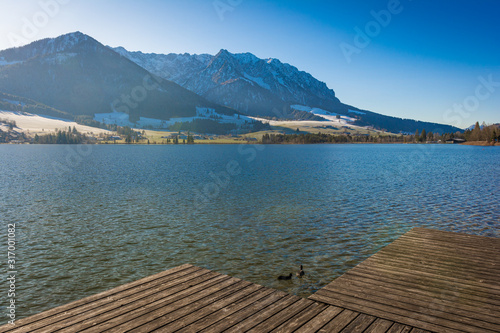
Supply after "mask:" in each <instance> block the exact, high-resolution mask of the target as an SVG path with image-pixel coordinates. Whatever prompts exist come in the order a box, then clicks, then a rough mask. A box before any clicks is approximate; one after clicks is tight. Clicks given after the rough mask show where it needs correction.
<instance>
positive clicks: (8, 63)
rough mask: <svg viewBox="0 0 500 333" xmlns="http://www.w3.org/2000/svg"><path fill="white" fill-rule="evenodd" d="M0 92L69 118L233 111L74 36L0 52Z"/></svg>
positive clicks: (87, 38) (86, 38)
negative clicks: (200, 109) (202, 109)
mask: <svg viewBox="0 0 500 333" xmlns="http://www.w3.org/2000/svg"><path fill="white" fill-rule="evenodd" d="M0 61H3V63H4V64H5V65H0V91H4V92H6V93H9V94H12V95H17V96H22V97H26V98H30V99H32V100H35V101H39V102H40V103H43V104H46V105H49V106H51V107H54V108H55V109H59V110H62V111H65V112H68V113H70V114H72V115H75V116H77V115H94V114H96V113H107V112H113V111H120V110H127V112H128V113H130V118H131V119H132V120H134V121H135V120H138V119H139V118H140V117H150V118H158V119H169V118H172V117H183V116H194V115H196V108H197V107H209V108H214V109H217V110H218V112H219V113H222V114H231V115H232V114H235V113H238V112H237V111H236V110H231V109H229V108H227V107H224V106H219V105H217V104H216V103H213V102H210V101H207V100H206V99H205V98H203V97H201V96H199V95H197V94H195V93H193V92H191V91H189V90H187V89H185V88H183V87H181V86H179V85H178V84H176V83H174V82H171V81H168V80H164V79H160V78H158V77H155V76H154V75H153V74H151V73H150V72H148V71H147V70H146V69H144V68H143V67H141V66H139V65H137V64H136V63H135V62H133V61H130V60H128V59H127V58H125V57H122V56H120V55H119V54H117V53H116V52H115V51H113V50H111V49H109V48H108V47H106V46H104V45H102V44H101V43H99V42H98V41H97V40H95V39H93V38H92V37H90V36H87V35H84V34H82V33H81V32H74V33H70V34H66V35H62V36H59V37H56V38H47V39H42V40H39V41H36V42H33V43H31V44H28V45H26V46H23V47H18V48H13V49H7V50H4V51H0Z"/></svg>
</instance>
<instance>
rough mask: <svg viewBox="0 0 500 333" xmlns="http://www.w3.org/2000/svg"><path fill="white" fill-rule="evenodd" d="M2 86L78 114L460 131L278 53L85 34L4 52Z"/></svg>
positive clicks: (0, 65)
mask: <svg viewBox="0 0 500 333" xmlns="http://www.w3.org/2000/svg"><path fill="white" fill-rule="evenodd" d="M0 91H3V92H5V93H7V94H11V95H15V96H20V97H25V98H28V99H31V100H34V101H37V102H40V103H43V104H45V105H47V106H50V107H52V108H55V109H57V110H61V111H62V112H66V113H68V114H71V115H73V116H81V115H83V116H86V117H89V116H94V115H95V114H97V113H102V114H107V113H112V112H121V113H125V114H127V115H128V116H129V117H130V121H131V122H132V123H136V122H137V121H139V120H140V118H151V119H159V120H165V121H168V120H169V119H171V118H177V117H195V116H196V115H197V111H196V110H197V108H199V107H201V108H209V109H213V110H215V112H216V113H217V114H222V115H228V116H233V118H234V117H235V114H236V115H237V114H238V113H240V112H242V113H246V114H248V115H250V116H268V117H276V118H288V119H302V120H305V119H307V120H315V121H321V120H324V119H325V115H320V114H317V112H316V113H314V112H312V111H304V110H316V111H317V110H319V109H321V110H324V111H325V112H327V113H328V114H327V116H328V117H335V118H336V117H337V115H338V116H340V117H341V119H344V118H345V117H349V118H350V119H351V120H350V121H351V122H353V123H355V125H357V126H372V127H375V128H379V129H385V130H388V131H391V132H396V133H398V132H400V131H402V132H410V133H411V132H415V131H416V130H419V131H421V130H422V129H425V130H426V131H432V132H436V131H440V132H455V131H457V130H459V129H458V128H455V127H452V126H447V125H440V124H433V123H426V122H418V121H414V120H411V119H401V118H396V117H390V116H385V115H381V114H378V113H374V112H370V111H367V110H360V109H357V108H355V107H353V106H349V105H346V104H343V103H341V102H340V101H339V100H338V99H337V97H336V96H335V92H334V91H333V90H332V89H330V88H329V87H327V85H326V84H325V83H323V82H320V81H319V80H317V79H315V78H314V77H313V76H312V75H310V74H308V73H306V72H303V71H300V70H298V69H297V68H296V67H294V66H292V65H289V64H285V63H282V62H281V61H279V60H278V59H260V58H258V57H256V56H254V55H253V54H251V53H242V54H233V53H230V52H228V51H227V50H221V51H220V52H219V53H218V54H216V55H214V56H212V55H208V54H202V55H190V54H168V55H162V54H144V53H141V52H128V51H127V50H125V49H123V48H116V49H112V48H110V47H106V46H104V45H102V44H101V43H99V42H98V41H97V40H95V39H93V38H92V37H89V36H87V35H85V34H82V33H80V32H75V33H70V34H67V35H63V36H59V37H57V38H48V39H43V40H40V41H36V42H33V43H31V44H29V45H26V46H23V47H18V48H12V49H7V50H4V51H0ZM292 106H294V107H292ZM297 106H299V107H298V108H297ZM238 111H240V112H238ZM334 115H335V116H334ZM342 117H344V118H342ZM336 119H337V118H336ZM345 119H347V118H345Z"/></svg>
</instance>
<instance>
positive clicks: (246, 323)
mask: <svg viewBox="0 0 500 333" xmlns="http://www.w3.org/2000/svg"><path fill="white" fill-rule="evenodd" d="M298 300H299V298H298V297H296V296H292V295H287V294H285V293H281V292H276V293H273V294H272V295H271V297H269V298H266V299H264V300H263V301H262V302H257V303H255V304H252V305H251V306H248V307H246V308H245V309H243V310H241V311H238V312H237V313H234V314H233V315H231V316H228V317H227V318H225V319H224V320H223V321H219V322H217V323H216V324H215V325H212V326H210V327H208V328H207V329H205V330H203V331H202V332H212V333H215V332H222V331H224V332H228V333H229V332H235V333H238V332H245V331H247V330H249V329H250V328H252V327H254V326H256V325H258V324H259V323H261V322H262V321H264V320H266V319H267V318H269V317H270V316H272V315H274V314H275V313H277V312H279V311H281V310H282V309H284V308H286V307H287V306H290V305H292V304H293V303H296V302H297V301H298ZM226 330H227V331H226Z"/></svg>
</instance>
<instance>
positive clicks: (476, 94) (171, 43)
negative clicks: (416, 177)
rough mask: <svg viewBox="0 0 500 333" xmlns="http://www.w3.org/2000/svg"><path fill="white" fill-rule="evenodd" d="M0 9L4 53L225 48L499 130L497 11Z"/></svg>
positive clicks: (329, 5)
mask: <svg viewBox="0 0 500 333" xmlns="http://www.w3.org/2000/svg"><path fill="white" fill-rule="evenodd" d="M0 8H1V11H0V49H6V48H9V47H12V46H15V45H16V44H25V43H29V42H31V41H34V40H37V39H41V38H45V37H55V36H58V35H61V34H65V33H68V32H73V31H77V30H78V31H81V32H83V33H86V34H88V35H90V36H92V37H94V38H96V39H97V40H99V41H100V42H102V43H103V44H106V45H110V46H123V47H125V48H127V49H129V50H133V51H135V50H140V51H143V52H148V53H149V52H155V53H172V52H173V53H184V52H188V53H210V54H216V53H217V52H218V51H219V50H220V49H222V48H224V49H227V50H229V51H230V52H233V53H239V52H251V53H254V54H255V55H257V56H258V57H261V58H278V59H280V60H281V61H283V62H287V63H290V64H292V65H294V66H296V67H297V68H299V69H300V70H304V71H307V72H309V73H311V74H312V75H313V76H315V77H316V78H317V79H319V80H321V81H324V82H325V83H327V85H328V86H329V87H330V88H331V89H333V90H335V92H336V94H337V96H338V97H339V98H340V99H341V101H343V102H345V103H347V104H351V105H354V106H356V107H359V108H365V109H368V110H372V111H375V112H379V113H383V114H387V115H392V116H398V117H402V118H413V119H418V120H424V121H433V122H439V123H446V124H451V125H455V126H458V127H461V128H464V127H468V126H469V125H471V124H473V123H474V122H476V121H480V122H482V121H485V122H486V123H494V122H500V28H499V26H498V23H497V22H498V17H500V2H498V1H496V0H478V1H470V0H469V1H464V0H455V1H443V0H441V1H428V0H413V1H412V0H400V1H397V0H380V1H379V0H372V1H336V0H330V1H316V0H310V1H295V0H288V1H263V0H252V1H250V0H167V1H158V0H143V1H140V2H139V1H129V0H121V1H118V0H108V1H105V2H104V1H96V0H85V1H84V0H24V1H11V0H0ZM377 17H378V19H377ZM30 25H31V29H30Z"/></svg>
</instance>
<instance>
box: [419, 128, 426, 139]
mask: <svg viewBox="0 0 500 333" xmlns="http://www.w3.org/2000/svg"><path fill="white" fill-rule="evenodd" d="M425 141H427V132H426V131H425V128H424V129H423V130H422V134H420V142H425Z"/></svg>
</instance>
